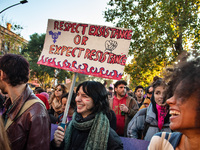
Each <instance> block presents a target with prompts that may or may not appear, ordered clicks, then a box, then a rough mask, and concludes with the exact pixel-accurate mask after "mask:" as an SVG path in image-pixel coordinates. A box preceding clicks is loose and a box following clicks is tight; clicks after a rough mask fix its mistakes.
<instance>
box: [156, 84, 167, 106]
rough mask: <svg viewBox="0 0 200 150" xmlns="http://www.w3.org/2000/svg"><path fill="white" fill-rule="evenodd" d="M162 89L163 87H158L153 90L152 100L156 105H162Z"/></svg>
mask: <svg viewBox="0 0 200 150" xmlns="http://www.w3.org/2000/svg"><path fill="white" fill-rule="evenodd" d="M164 91H165V89H164V87H163V86H158V87H156V88H155V90H154V99H155V102H156V104H158V105H163V97H164Z"/></svg>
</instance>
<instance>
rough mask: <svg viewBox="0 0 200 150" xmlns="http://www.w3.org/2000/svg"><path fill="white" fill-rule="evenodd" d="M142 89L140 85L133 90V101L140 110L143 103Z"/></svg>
mask: <svg viewBox="0 0 200 150" xmlns="http://www.w3.org/2000/svg"><path fill="white" fill-rule="evenodd" d="M143 96H144V88H143V86H141V85H138V86H136V88H135V99H136V101H137V104H138V107H139V108H140V107H141V106H142V104H143V102H144V97H143Z"/></svg>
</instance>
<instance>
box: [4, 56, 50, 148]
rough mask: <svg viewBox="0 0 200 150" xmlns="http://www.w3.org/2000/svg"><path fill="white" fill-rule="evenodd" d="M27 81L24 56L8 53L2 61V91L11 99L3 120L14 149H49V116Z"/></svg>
mask: <svg viewBox="0 0 200 150" xmlns="http://www.w3.org/2000/svg"><path fill="white" fill-rule="evenodd" d="M28 80H29V63H28V61H27V60H26V59H25V58H24V57H22V56H20V55H15V54H5V55H4V56H2V57H1V58H0V89H1V90H2V93H4V94H8V97H9V98H8V99H6V101H5V103H4V106H5V111H4V113H3V119H4V125H5V128H6V132H7V134H8V138H9V141H10V145H11V149H12V150H30V149H37V150H48V149H49V143H50V121H49V116H48V113H47V110H46V108H45V106H44V103H43V102H42V101H41V100H39V99H38V98H37V97H36V96H35V95H34V93H33V91H32V90H31V88H30V87H29V86H28V84H27V82H28ZM25 107H27V108H26V109H24V111H22V110H23V108H25ZM20 113H22V114H21V115H18V114H20Z"/></svg>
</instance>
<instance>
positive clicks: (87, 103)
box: [75, 86, 94, 118]
mask: <svg viewBox="0 0 200 150" xmlns="http://www.w3.org/2000/svg"><path fill="white" fill-rule="evenodd" d="M75 101H76V106H77V112H78V113H80V114H81V115H82V117H83V118H85V117H87V116H88V115H89V114H91V113H92V112H91V110H90V109H91V108H93V107H94V102H93V99H92V98H91V97H89V96H88V95H87V94H85V93H84V92H83V88H82V86H81V87H80V89H79V91H78V92H77V96H76V99H75Z"/></svg>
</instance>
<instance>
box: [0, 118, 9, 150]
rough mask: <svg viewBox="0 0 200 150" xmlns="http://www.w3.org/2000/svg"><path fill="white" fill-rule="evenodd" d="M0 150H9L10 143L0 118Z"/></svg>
mask: <svg viewBox="0 0 200 150" xmlns="http://www.w3.org/2000/svg"><path fill="white" fill-rule="evenodd" d="M0 149H1V150H11V148H10V142H9V140H8V136H7V133H6V130H5V127H4V124H3V120H2V117H0Z"/></svg>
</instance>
